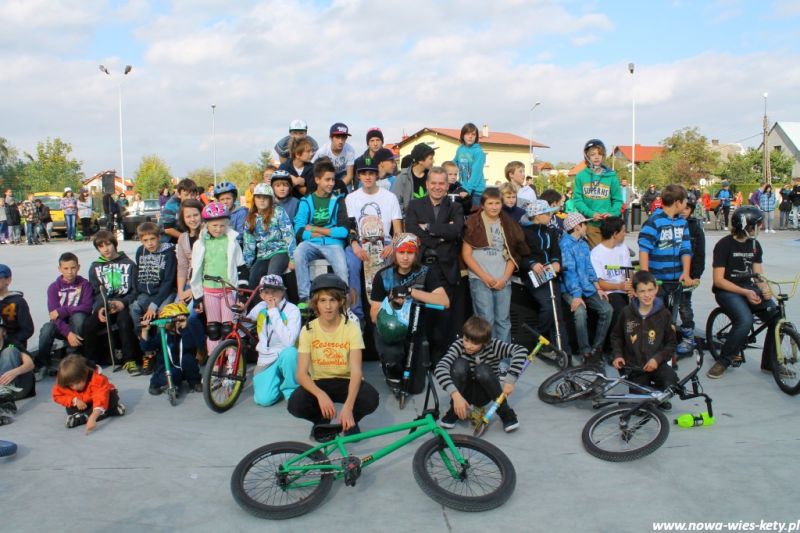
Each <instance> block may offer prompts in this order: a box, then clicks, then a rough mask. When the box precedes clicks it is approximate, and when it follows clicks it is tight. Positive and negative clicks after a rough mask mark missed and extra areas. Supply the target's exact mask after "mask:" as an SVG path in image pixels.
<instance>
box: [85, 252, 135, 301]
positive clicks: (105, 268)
mask: <svg viewBox="0 0 800 533" xmlns="http://www.w3.org/2000/svg"><path fill="white" fill-rule="evenodd" d="M89 283H91V284H92V289H94V294H95V298H94V307H93V308H92V311H95V310H97V309H99V308H100V307H103V297H102V295H101V294H100V289H101V287H102V288H103V290H105V291H106V295H107V298H108V299H109V300H119V301H121V302H122V303H124V304H125V307H130V305H131V304H132V303H133V301H134V300H136V263H134V262H133V261H131V259H130V257H128V256H127V255H125V252H119V255H117V257H116V258H115V259H106V258H104V257H103V256H100V257H98V258H97V260H96V261H95V262H94V263H92V266H90V267H89Z"/></svg>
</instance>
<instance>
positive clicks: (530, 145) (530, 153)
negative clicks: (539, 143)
mask: <svg viewBox="0 0 800 533" xmlns="http://www.w3.org/2000/svg"><path fill="white" fill-rule="evenodd" d="M540 105H542V103H541V102H536V103H535V104H533V107H532V108H530V110H529V111H528V116H529V118H530V128H529V130H528V158H529V159H530V160H531V174H530V175H531V176H533V162H534V158H533V110H534V109H536V108H537V107H539V106H540Z"/></svg>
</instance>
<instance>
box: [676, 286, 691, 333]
mask: <svg viewBox="0 0 800 533" xmlns="http://www.w3.org/2000/svg"><path fill="white" fill-rule="evenodd" d="M678 314H679V315H680V317H681V327H682V328H686V329H691V330H694V309H692V291H683V292H682V293H681V303H680V306H679V307H678ZM675 325H676V326H677V324H675Z"/></svg>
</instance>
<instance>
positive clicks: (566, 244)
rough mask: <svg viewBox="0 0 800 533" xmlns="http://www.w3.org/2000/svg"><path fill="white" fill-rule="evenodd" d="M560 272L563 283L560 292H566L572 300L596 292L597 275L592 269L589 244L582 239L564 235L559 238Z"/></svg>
mask: <svg viewBox="0 0 800 533" xmlns="http://www.w3.org/2000/svg"><path fill="white" fill-rule="evenodd" d="M560 246H561V271H562V272H563V275H562V278H563V283H562V284H561V292H567V293H569V294H571V295H572V297H573V298H583V297H584V296H591V295H593V294H594V293H596V292H597V289H596V288H595V286H594V284H595V283H597V274H596V273H595V271H594V267H592V257H591V255H590V254H589V244H588V243H587V242H586V241H585V240H583V239H577V240H576V239H575V237H573V236H572V235H571V234H569V233H566V234H564V236H563V237H562V238H561V243H560Z"/></svg>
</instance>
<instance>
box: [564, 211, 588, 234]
mask: <svg viewBox="0 0 800 533" xmlns="http://www.w3.org/2000/svg"><path fill="white" fill-rule="evenodd" d="M588 220H589V219H588V218H586V217H585V216H583V215H581V214H580V213H570V214H568V215H567V218H565V219H564V231H566V232H570V231H572V230H573V229H575V226H577V225H578V224H582V223H583V222H586V221H588Z"/></svg>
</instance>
